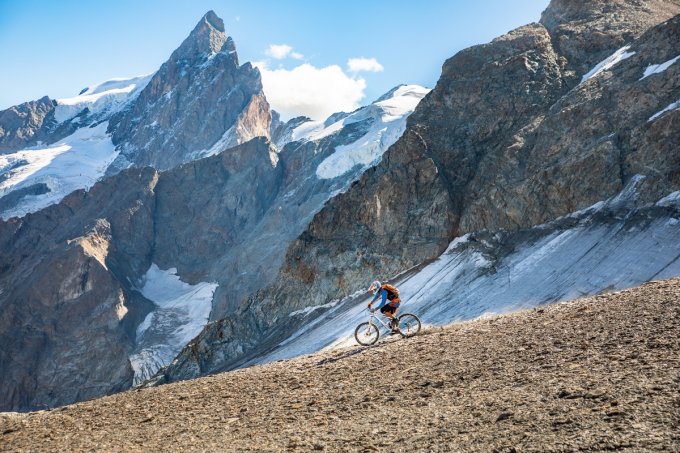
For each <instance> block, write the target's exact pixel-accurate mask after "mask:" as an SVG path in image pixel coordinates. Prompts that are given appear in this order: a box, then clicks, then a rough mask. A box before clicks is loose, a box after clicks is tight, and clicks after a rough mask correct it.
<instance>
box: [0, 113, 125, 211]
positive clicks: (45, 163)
mask: <svg viewBox="0 0 680 453" xmlns="http://www.w3.org/2000/svg"><path fill="white" fill-rule="evenodd" d="M107 127H108V122H103V123H100V124H99V125H97V126H95V127H83V128H80V129H78V130H76V131H75V132H74V133H73V134H72V135H69V136H68V137H66V138H64V139H63V140H60V141H58V142H57V143H54V144H52V145H50V146H47V147H36V148H27V149H24V150H21V151H17V152H15V153H11V154H3V155H0V197H3V196H5V195H7V194H9V193H10V192H12V191H15V190H18V189H22V188H28V187H30V186H34V185H36V184H45V185H46V187H47V189H49V191H48V192H47V193H43V194H40V195H26V196H24V197H23V198H21V199H19V201H18V203H16V204H13V206H11V207H9V208H7V209H5V210H0V217H2V218H3V219H5V220H6V219H8V218H10V217H21V216H24V215H26V214H28V213H29V212H35V211H38V210H40V209H43V208H45V207H47V206H49V205H51V204H55V203H59V202H60V201H61V200H62V199H63V198H64V197H65V196H66V195H68V194H69V193H71V192H73V191H74V190H78V189H89V188H90V187H92V185H93V184H94V183H95V182H96V181H97V180H98V179H99V178H100V177H101V176H103V175H104V172H105V171H106V169H107V168H108V166H109V165H110V164H111V162H113V160H114V159H115V158H116V157H117V156H118V151H116V150H115V147H114V146H113V143H112V142H111V137H110V136H109V135H108V134H107V133H106V129H107Z"/></svg>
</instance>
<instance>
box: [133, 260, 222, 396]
mask: <svg viewBox="0 0 680 453" xmlns="http://www.w3.org/2000/svg"><path fill="white" fill-rule="evenodd" d="M142 281H143V285H142V288H141V290H140V292H141V293H142V295H143V296H144V297H146V298H147V299H149V300H151V301H152V302H154V303H155V304H156V306H157V307H156V309H155V310H154V311H152V312H151V313H149V314H148V315H147V316H146V318H145V319H144V321H143V322H142V323H141V324H140V325H139V326H138V327H137V341H136V343H137V347H136V348H135V351H134V352H133V354H132V355H131V356H130V364H131V365H132V369H133V370H134V372H135V376H134V382H133V384H134V385H137V384H139V383H141V382H143V381H144V380H146V379H148V378H149V377H151V376H152V375H153V374H154V373H156V371H158V370H159V369H160V368H161V367H162V366H165V365H167V364H168V363H170V362H171V361H172V359H173V358H174V357H175V356H176V355H177V354H178V353H179V352H180V351H181V349H182V348H183V347H184V346H186V345H187V344H188V343H189V342H190V341H191V340H192V339H193V338H194V337H195V336H196V335H198V334H199V333H200V332H201V330H202V329H203V327H205V325H206V323H207V322H208V317H209V316H210V310H211V309H212V299H213V293H214V292H215V289H216V288H217V286H218V285H217V283H208V282H201V283H197V284H195V285H190V284H188V283H185V282H183V281H182V280H180V278H179V276H178V275H177V269H175V268H170V269H167V270H161V269H160V268H159V267H158V266H157V265H156V264H152V265H151V267H150V268H149V270H148V271H147V272H146V274H145V275H144V277H143V279H142Z"/></svg>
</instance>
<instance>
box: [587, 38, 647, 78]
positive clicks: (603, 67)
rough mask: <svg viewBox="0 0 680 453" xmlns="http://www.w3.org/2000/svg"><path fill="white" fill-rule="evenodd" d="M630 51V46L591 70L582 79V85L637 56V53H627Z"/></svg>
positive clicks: (621, 49)
mask: <svg viewBox="0 0 680 453" xmlns="http://www.w3.org/2000/svg"><path fill="white" fill-rule="evenodd" d="M628 49H630V46H629V45H628V46H624V47H622V48H620V49H619V50H617V51H616V52H614V53H613V54H612V55H610V56H609V57H607V58H605V59H604V60H602V61H601V62H600V63H598V64H597V65H596V66H595V67H594V68H593V69H591V70H590V71H589V72H588V73H587V74H585V75H584V76H583V78H582V79H581V83H583V82H585V81H586V80H589V79H592V78H593V77H597V76H598V75H600V74H601V73H602V72H604V71H607V70H609V69H611V68H613V67H614V66H616V65H617V64H618V63H620V62H621V61H623V60H625V59H626V58H630V57H632V56H633V55H635V52H627V50H628Z"/></svg>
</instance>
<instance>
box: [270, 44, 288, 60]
mask: <svg viewBox="0 0 680 453" xmlns="http://www.w3.org/2000/svg"><path fill="white" fill-rule="evenodd" d="M292 50H293V48H292V47H291V46H289V45H288V44H270V45H269V48H267V50H265V51H264V53H265V54H266V55H267V56H269V57H272V58H276V59H277V60H283V59H284V58H286V57H287V56H288V54H289V53H290V52H291V51H292Z"/></svg>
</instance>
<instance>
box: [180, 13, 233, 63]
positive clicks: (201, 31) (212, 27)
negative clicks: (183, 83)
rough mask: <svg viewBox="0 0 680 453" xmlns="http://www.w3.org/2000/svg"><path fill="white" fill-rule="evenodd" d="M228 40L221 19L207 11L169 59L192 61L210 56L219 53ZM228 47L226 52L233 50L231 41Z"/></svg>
mask: <svg viewBox="0 0 680 453" xmlns="http://www.w3.org/2000/svg"><path fill="white" fill-rule="evenodd" d="M229 40H230V39H229V37H228V36H227V34H226V32H225V29H224V22H223V21H222V19H220V18H219V17H218V16H217V14H215V12H214V11H208V12H207V13H205V15H204V16H203V17H202V18H201V20H199V21H198V24H196V26H195V27H194V29H193V30H192V31H191V33H190V34H189V36H188V37H187V38H186V39H185V40H184V42H182V44H181V45H180V46H179V47H178V48H177V50H175V52H173V54H172V56H171V59H175V60H178V59H188V60H193V59H195V58H201V57H204V56H205V55H206V54H207V55H212V54H215V53H218V52H220V51H221V50H222V48H223V46H224V45H225V44H226V43H227V42H228V41H229ZM230 47H231V48H230V49H228V50H235V49H234V44H233V41H231V45H230Z"/></svg>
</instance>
